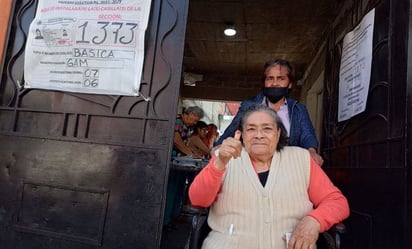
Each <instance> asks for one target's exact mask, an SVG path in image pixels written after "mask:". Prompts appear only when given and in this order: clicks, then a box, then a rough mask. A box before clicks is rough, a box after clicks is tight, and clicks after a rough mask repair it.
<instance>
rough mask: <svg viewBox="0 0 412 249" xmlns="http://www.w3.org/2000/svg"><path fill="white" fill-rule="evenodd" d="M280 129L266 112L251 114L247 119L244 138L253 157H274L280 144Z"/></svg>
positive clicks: (243, 133) (244, 126)
mask: <svg viewBox="0 0 412 249" xmlns="http://www.w3.org/2000/svg"><path fill="white" fill-rule="evenodd" d="M279 137H280V129H279V128H278V127H277V125H276V122H275V120H274V119H273V118H272V116H270V115H269V114H268V113H266V112H265V111H258V112H255V113H252V114H250V116H249V117H248V118H247V119H246V121H245V123H244V125H243V130H242V138H243V144H244V145H245V148H246V151H247V152H248V153H249V155H251V156H252V158H253V156H262V155H267V156H272V155H273V154H274V153H275V150H276V147H277V144H278V142H279Z"/></svg>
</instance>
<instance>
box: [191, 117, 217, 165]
mask: <svg viewBox="0 0 412 249" xmlns="http://www.w3.org/2000/svg"><path fill="white" fill-rule="evenodd" d="M208 129H209V128H208V126H207V124H206V123H205V122H203V121H198V122H197V123H196V125H195V126H194V128H193V133H192V134H191V135H190V137H189V141H188V146H189V148H190V149H191V150H192V151H193V152H194V153H195V154H197V155H201V156H202V157H208V156H209V153H210V149H211V148H212V147H213V144H210V142H209V138H208V137H207V134H208Z"/></svg>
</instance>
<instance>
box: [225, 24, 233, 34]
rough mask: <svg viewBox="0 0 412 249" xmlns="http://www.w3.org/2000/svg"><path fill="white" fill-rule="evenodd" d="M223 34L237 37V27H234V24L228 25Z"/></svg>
mask: <svg viewBox="0 0 412 249" xmlns="http://www.w3.org/2000/svg"><path fill="white" fill-rule="evenodd" d="M223 33H224V34H225V36H234V35H236V29H235V26H233V24H226V28H225V30H224V31H223Z"/></svg>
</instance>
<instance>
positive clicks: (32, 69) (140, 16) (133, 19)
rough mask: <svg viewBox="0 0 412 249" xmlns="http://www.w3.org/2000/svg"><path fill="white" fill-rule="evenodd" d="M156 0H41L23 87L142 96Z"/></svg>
mask: <svg viewBox="0 0 412 249" xmlns="http://www.w3.org/2000/svg"><path fill="white" fill-rule="evenodd" d="M150 4H151V0H96V1H92V0H84V1H79V0H73V1H69V0H39V3H38V6H37V12H36V17H35V19H34V20H33V22H32V23H31V25H30V29H29V34H28V38H27V42H26V51H25V63H24V81H25V82H24V87H26V88H38V89H49V90H60V91H68V92H79V93H91V94H110V95H128V96H138V95H139V89H140V81H141V76H142V67H143V59H144V35H145V31H146V28H147V24H148V19H149V13H150Z"/></svg>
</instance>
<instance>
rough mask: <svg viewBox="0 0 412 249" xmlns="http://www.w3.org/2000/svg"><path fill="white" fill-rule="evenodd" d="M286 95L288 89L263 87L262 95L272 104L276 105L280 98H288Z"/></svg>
mask: <svg viewBox="0 0 412 249" xmlns="http://www.w3.org/2000/svg"><path fill="white" fill-rule="evenodd" d="M288 93H289V87H263V95H265V97H266V98H268V99H269V101H270V102H272V103H276V102H278V101H279V100H280V99H281V98H283V97H286V96H288Z"/></svg>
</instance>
